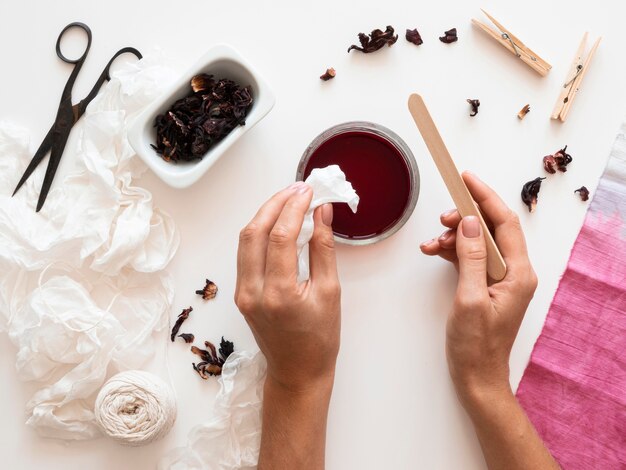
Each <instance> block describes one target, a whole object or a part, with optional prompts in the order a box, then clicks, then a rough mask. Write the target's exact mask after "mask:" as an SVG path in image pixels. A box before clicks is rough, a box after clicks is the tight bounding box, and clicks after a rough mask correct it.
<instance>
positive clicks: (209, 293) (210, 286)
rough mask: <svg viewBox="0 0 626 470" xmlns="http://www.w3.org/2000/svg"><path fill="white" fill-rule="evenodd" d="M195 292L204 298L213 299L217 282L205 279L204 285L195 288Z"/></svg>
mask: <svg viewBox="0 0 626 470" xmlns="http://www.w3.org/2000/svg"><path fill="white" fill-rule="evenodd" d="M196 294H198V295H201V296H202V298H203V299H204V300H211V299H214V298H215V296H216V295H217V284H215V283H214V282H213V281H209V280H208V279H206V285H205V286H204V287H203V288H202V289H200V290H197V291H196Z"/></svg>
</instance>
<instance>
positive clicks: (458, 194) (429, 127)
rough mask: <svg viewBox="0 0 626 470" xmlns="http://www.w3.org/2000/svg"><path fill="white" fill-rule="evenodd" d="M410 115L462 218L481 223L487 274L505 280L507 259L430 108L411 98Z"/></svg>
mask: <svg viewBox="0 0 626 470" xmlns="http://www.w3.org/2000/svg"><path fill="white" fill-rule="evenodd" d="M409 112H410V113H411V116H413V120H414V121H415V124H416V125H417V128H418V129H419V131H420V133H421V134H422V137H423V139H424V142H426V146H427V147H428V150H429V151H430V154H431V155H432V157H433V160H434V161H435V165H437V169H438V170H439V173H440V174H441V177H442V178H443V181H444V183H446V186H447V187H448V192H449V193H450V196H452V200H453V201H454V204H455V205H456V208H457V210H458V211H459V214H461V217H465V216H468V215H474V216H476V217H478V220H479V221H480V225H481V226H482V228H483V233H484V234H485V242H486V245H487V273H488V274H489V277H491V278H492V279H493V280H495V281H500V280H502V279H503V278H504V275H505V274H506V264H505V263H504V259H503V258H502V255H501V254H500V251H499V250H498V247H497V246H496V242H495V241H494V239H493V237H492V236H491V232H489V228H487V225H486V224H485V220H484V219H483V216H482V215H481V213H480V211H479V210H478V208H477V207H476V203H475V202H474V200H473V199H472V195H471V194H470V192H469V190H468V189H467V186H465V182H464V181H463V178H461V175H460V174H459V171H458V170H457V169H456V165H455V164H454V161H453V160H452V157H451V156H450V153H449V152H448V149H447V148H446V144H444V142H443V139H442V138H441V135H439V131H438V130H437V126H435V123H434V122H433V119H432V117H430V113H429V112H428V108H426V104H425V103H424V100H423V99H422V97H421V96H420V95H418V94H415V93H414V94H412V95H411V96H409Z"/></svg>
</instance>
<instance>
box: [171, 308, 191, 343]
mask: <svg viewBox="0 0 626 470" xmlns="http://www.w3.org/2000/svg"><path fill="white" fill-rule="evenodd" d="M191 312H193V308H192V307H189V308H186V309H184V310H183V311H182V312H181V313H180V314H179V315H178V318H177V319H176V323H174V327H173V328H172V334H171V335H170V339H171V340H172V343H173V342H174V340H175V339H176V335H177V334H178V330H180V327H181V325H182V324H183V322H184V321H185V320H187V318H189V314H190V313H191Z"/></svg>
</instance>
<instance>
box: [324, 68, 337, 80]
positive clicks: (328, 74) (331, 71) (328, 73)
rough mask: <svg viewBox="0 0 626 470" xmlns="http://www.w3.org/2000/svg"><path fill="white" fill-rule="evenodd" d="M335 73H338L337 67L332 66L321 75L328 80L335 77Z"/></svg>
mask: <svg viewBox="0 0 626 470" xmlns="http://www.w3.org/2000/svg"><path fill="white" fill-rule="evenodd" d="M335 75H337V72H335V69H334V68H332V67H331V68H329V69H326V72H324V73H323V74H322V75H320V79H321V80H324V81H325V82H327V81H328V80H330V79H331V78H335Z"/></svg>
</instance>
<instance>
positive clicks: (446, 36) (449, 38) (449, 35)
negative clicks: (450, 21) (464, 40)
mask: <svg viewBox="0 0 626 470" xmlns="http://www.w3.org/2000/svg"><path fill="white" fill-rule="evenodd" d="M439 40H440V41H441V42H443V43H445V44H451V43H453V42H456V41H458V40H459V37H458V36H457V34H456V28H452V29H449V30H448V31H446V32H444V33H443V36H440V37H439Z"/></svg>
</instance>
